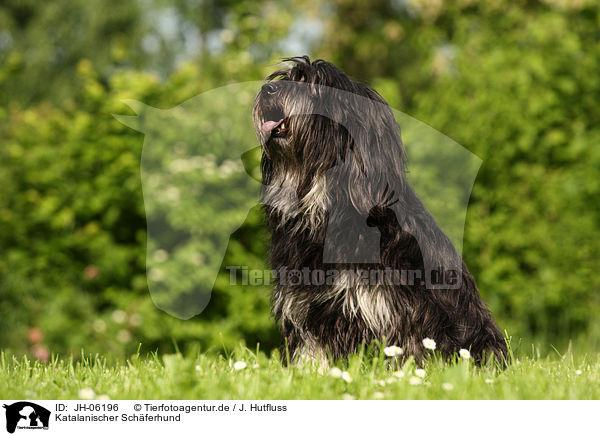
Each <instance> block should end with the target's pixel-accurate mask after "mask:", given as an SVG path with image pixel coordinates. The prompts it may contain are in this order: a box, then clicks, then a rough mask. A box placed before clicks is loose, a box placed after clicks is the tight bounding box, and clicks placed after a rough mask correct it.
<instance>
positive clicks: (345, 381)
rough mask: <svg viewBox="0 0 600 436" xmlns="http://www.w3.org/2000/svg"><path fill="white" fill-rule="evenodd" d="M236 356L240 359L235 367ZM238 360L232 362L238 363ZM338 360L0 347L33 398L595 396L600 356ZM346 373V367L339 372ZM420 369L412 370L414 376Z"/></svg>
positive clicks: (6, 393) (3, 364) (239, 351)
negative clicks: (308, 362)
mask: <svg viewBox="0 0 600 436" xmlns="http://www.w3.org/2000/svg"><path fill="white" fill-rule="evenodd" d="M236 362H243V363H245V364H246V365H245V367H243V369H235V368H236V366H234V364H235V363H236ZM241 366H243V365H239V364H238V366H237V368H240V367H241ZM339 366H340V368H337V367H331V368H329V369H328V370H325V371H316V370H315V369H314V368H312V367H310V366H305V367H298V366H293V367H284V366H282V365H281V361H280V359H279V357H278V356H277V353H274V354H273V355H272V356H270V357H269V356H267V355H266V354H265V353H264V352H262V351H260V352H253V351H250V350H248V349H245V348H243V347H237V348H236V349H235V350H234V352H232V353H231V354H228V356H222V355H211V354H204V353H197V352H193V353H189V354H188V355H186V356H183V355H181V354H167V355H163V356H162V357H159V356H157V355H152V356H150V357H148V358H141V357H139V356H138V355H134V356H132V357H131V359H130V360H128V361H127V362H126V363H125V364H124V363H123V362H122V361H111V360H108V361H107V359H106V358H105V357H99V356H96V357H91V356H89V357H88V356H82V357H81V358H80V359H78V361H74V360H73V359H71V360H67V361H62V360H61V361H59V360H53V361H51V362H49V363H40V362H32V361H30V360H28V359H26V358H22V359H16V358H10V357H8V356H6V355H5V354H0V376H1V377H3V378H5V379H7V380H11V383H10V384H8V383H5V384H4V385H3V386H2V387H0V397H2V398H18V397H19V396H22V395H23V393H26V395H27V398H30V399H33V400H35V399H50V398H51V399H86V400H87V399H92V398H97V399H108V398H110V399H113V400H116V399H144V398H162V399H177V400H181V399H195V400H198V399H211V400H214V399H228V400H232V399H245V400H248V399H270V400H274V399H277V400H292V399H294V400H299V399H317V398H318V399H331V400H341V399H359V400H374V399H402V400H406V399H415V400H416V399H424V400H432V399H436V400H437V399H445V400H453V399H462V400H465V399H468V400H473V399H481V400H485V399H489V400H517V399H529V400H531V399H538V400H542V399H543V400H549V399H553V400H558V399H562V400H566V399H569V400H574V399H580V400H581V399H590V400H591V399H598V398H600V388H599V383H598V382H599V381H600V362H599V361H598V359H597V358H596V359H593V358H586V357H583V358H582V357H578V358H574V357H573V355H571V354H566V355H564V356H557V357H554V358H540V357H539V356H535V355H533V356H525V357H523V358H522V359H521V360H519V361H516V362H514V363H513V364H512V365H510V366H509V367H508V368H507V369H506V370H504V371H496V370H495V369H494V368H493V367H483V368H478V367H476V366H474V365H473V364H472V363H471V362H470V361H465V360H461V359H460V358H458V357H457V358H456V359H455V361H454V362H452V363H444V362H442V361H438V360H436V361H430V362H429V363H428V365H427V366H425V367H424V368H421V369H424V372H422V371H415V370H416V369H417V368H416V366H415V364H414V362H413V361H412V359H408V360H407V361H406V362H405V363H404V364H403V365H402V367H401V368H400V371H396V369H397V368H396V366H395V365H393V364H392V365H390V361H389V359H386V358H384V357H382V356H375V357H374V356H371V355H366V354H365V355H356V356H352V357H351V358H350V359H349V361H348V362H346V363H345V364H340V365H339ZM344 372H345V373H346V374H344ZM417 374H418V375H417Z"/></svg>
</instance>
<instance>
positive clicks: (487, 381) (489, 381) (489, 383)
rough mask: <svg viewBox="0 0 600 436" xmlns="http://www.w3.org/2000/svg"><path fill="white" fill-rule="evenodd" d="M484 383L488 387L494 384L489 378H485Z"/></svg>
mask: <svg viewBox="0 0 600 436" xmlns="http://www.w3.org/2000/svg"><path fill="white" fill-rule="evenodd" d="M485 382H486V383H487V384H488V385H491V384H492V383H494V380H492V379H491V378H486V379H485Z"/></svg>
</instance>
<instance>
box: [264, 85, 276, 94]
mask: <svg viewBox="0 0 600 436" xmlns="http://www.w3.org/2000/svg"><path fill="white" fill-rule="evenodd" d="M278 88H279V87H278V86H277V84H276V83H265V84H264V85H263V87H262V89H263V91H265V92H266V93H267V94H275V93H276V92H277V89H278Z"/></svg>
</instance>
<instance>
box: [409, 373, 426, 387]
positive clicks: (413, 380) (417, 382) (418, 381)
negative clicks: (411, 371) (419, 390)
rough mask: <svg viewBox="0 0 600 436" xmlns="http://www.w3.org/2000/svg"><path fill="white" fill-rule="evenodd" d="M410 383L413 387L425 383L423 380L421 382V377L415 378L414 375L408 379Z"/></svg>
mask: <svg viewBox="0 0 600 436" xmlns="http://www.w3.org/2000/svg"><path fill="white" fill-rule="evenodd" d="M408 383H409V384H410V385H412V386H416V385H420V384H421V383H423V380H421V379H420V378H419V377H415V376H414V375H413V376H412V377H411V378H409V379H408Z"/></svg>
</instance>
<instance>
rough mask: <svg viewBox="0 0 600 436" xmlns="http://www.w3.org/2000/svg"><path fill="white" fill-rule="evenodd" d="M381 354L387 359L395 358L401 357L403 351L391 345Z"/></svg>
mask: <svg viewBox="0 0 600 436" xmlns="http://www.w3.org/2000/svg"><path fill="white" fill-rule="evenodd" d="M383 353H384V354H385V355H386V356H388V357H397V356H401V355H402V354H403V353H404V350H403V349H402V348H400V347H398V346H396V345H392V346H391V347H385V348H384V349H383Z"/></svg>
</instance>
